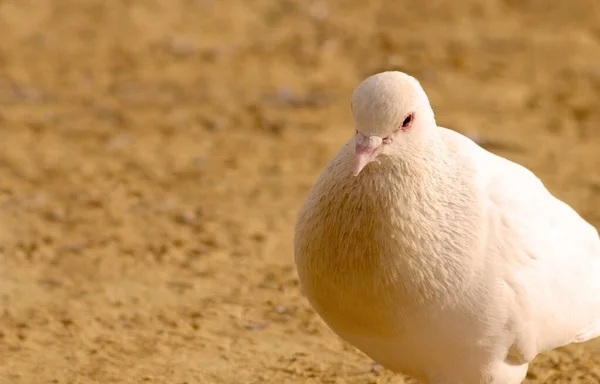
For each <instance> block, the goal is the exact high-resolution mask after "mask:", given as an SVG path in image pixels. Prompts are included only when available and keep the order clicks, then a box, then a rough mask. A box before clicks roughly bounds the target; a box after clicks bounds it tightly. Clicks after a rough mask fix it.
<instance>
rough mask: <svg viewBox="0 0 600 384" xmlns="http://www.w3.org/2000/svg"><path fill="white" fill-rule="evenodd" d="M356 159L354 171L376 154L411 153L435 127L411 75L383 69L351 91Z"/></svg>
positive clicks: (425, 102) (430, 110) (427, 103)
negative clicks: (383, 70)
mask: <svg viewBox="0 0 600 384" xmlns="http://www.w3.org/2000/svg"><path fill="white" fill-rule="evenodd" d="M351 107H352V115H353V117H354V126H355V129H356V136H355V138H354V139H355V149H356V153H355V159H354V167H353V172H354V175H355V176H357V175H358V174H359V173H360V172H361V171H362V169H363V168H364V167H365V166H366V165H367V164H369V163H370V162H372V161H374V160H376V159H377V158H378V157H379V158H381V157H383V156H392V155H402V154H408V155H409V154H410V153H411V152H412V151H413V150H414V149H416V147H418V146H419V145H423V138H424V137H426V136H427V135H428V134H429V133H430V131H431V129H432V128H435V127H436V123H435V118H434V115H433V110H432V109H431V105H430V104H429V99H428V98H427V95H426V94H425V91H424V90H423V88H422V87H421V85H420V84H419V82H418V81H417V79H415V78H414V77H412V76H409V75H407V74H405V73H402V72H395V71H389V72H382V73H378V74H375V75H372V76H370V77H368V78H367V79H365V80H364V81H363V82H362V83H360V84H359V85H358V86H357V87H356V89H355V90H354V92H353V93H352V104H351Z"/></svg>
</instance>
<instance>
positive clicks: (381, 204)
mask: <svg viewBox="0 0 600 384" xmlns="http://www.w3.org/2000/svg"><path fill="white" fill-rule="evenodd" d="M352 113H353V116H354V121H355V128H356V134H355V137H353V138H352V139H350V140H349V141H348V142H347V143H346V145H345V146H344V147H343V148H342V149H341V150H340V151H339V153H338V154H337V155H336V156H335V158H333V159H332V160H331V161H330V162H329V163H328V165H327V166H326V168H325V170H324V171H323V173H322V175H321V176H320V178H319V179H318V180H317V182H316V183H315V185H314V186H313V188H312V189H311V191H310V193H309V195H308V198H307V200H306V201H305V204H304V206H303V207H302V209H301V211H300V213H299V216H298V222H297V226H296V237H295V258H296V265H297V269H298V274H299V277H300V281H301V283H302V287H303V290H304V292H305V294H306V296H307V297H308V299H309V301H310V303H311V304H312V306H313V307H314V308H315V310H316V311H317V312H318V313H319V315H320V316H321V317H322V318H323V319H324V320H325V322H326V323H327V324H328V325H329V326H330V327H331V328H332V329H333V330H334V331H335V332H336V333H337V334H338V335H340V336H341V337H342V338H344V339H346V340H347V341H348V342H350V343H351V344H353V345H354V346H356V347H357V348H359V349H361V350H362V351H363V352H365V353H366V354H367V355H369V356H370V357H371V358H373V359H374V360H375V361H377V362H378V363H380V364H382V365H384V366H385V367H387V368H389V369H391V370H393V371H396V372H402V373H405V374H408V375H411V376H414V377H416V378H420V379H422V380H423V381H425V382H427V383H434V384H481V383H489V384H517V383H521V382H522V381H523V379H524V378H525V375H526V372H527V367H528V364H529V362H530V361H531V360H532V359H533V358H534V357H535V356H536V355H537V354H538V353H540V352H544V351H548V350H551V349H553V348H556V347H559V346H563V345H566V344H569V343H573V342H582V341H586V340H589V339H591V338H594V337H597V336H600V239H599V237H598V232H597V231H596V230H595V229H594V227H592V226H591V225H590V224H588V223H587V222H585V221H584V220H583V219H582V218H581V217H580V216H579V215H578V214H577V213H576V212H575V211H574V210H573V209H571V208H570V207H569V206H568V205H566V204H565V203H563V202H561V201H560V200H558V199H556V198H555V197H553V196H552V195H551V194H550V193H549V192H548V191H547V190H546V188H545V187H544V185H543V184H542V182H541V181H540V180H539V179H538V178H537V177H536V176H535V175H534V174H533V173H531V172H530V171H529V170H527V169H526V168H524V167H522V166H520V165H518V164H515V163H513V162H511V161H509V160H506V159H504V158H502V157H499V156H496V155H494V154H492V153H490V152H488V151H486V150H484V149H483V148H481V147H479V146H478V145H477V144H475V143H474V142H473V141H471V140H470V139H468V138H466V137H464V136H462V135H460V134H459V133H456V132H454V131H451V130H448V129H445V128H442V127H438V126H437V124H436V122H435V118H434V114H433V111H432V109H431V106H430V105H429V101H428V98H427V96H426V94H425V92H424V91H423V89H422V88H421V86H420V84H419V83H418V81H417V80H416V79H414V78H413V77H411V76H409V75H406V74H404V73H401V72H383V73H379V74H376V75H373V76H371V77H369V78H367V79H366V80H365V81H363V82H362V83H361V84H360V85H359V86H358V87H357V88H356V90H355V91H354V93H353V96H352ZM355 175H356V176H355Z"/></svg>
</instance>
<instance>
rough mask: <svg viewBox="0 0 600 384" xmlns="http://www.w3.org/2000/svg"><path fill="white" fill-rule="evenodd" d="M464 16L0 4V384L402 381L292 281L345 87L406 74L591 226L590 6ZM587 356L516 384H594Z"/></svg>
mask: <svg viewBox="0 0 600 384" xmlns="http://www.w3.org/2000/svg"><path fill="white" fill-rule="evenodd" d="M483 3H484V2H482V1H477V0H456V1H452V2H451V1H439V0H438V1H433V0H432V1H418V2H409V1H391V0H389V1H383V0H374V1H373V2H367V1H358V0H345V1H344V0H328V1H312V2H311V1H308V0H307V1H300V0H295V1H292V0H282V1H276V0H252V1H249V0H227V1H224V0H223V1H217V0H213V1H210V0H128V1H118V0H54V1H41V0H38V1H34V0H18V1H16V0H12V1H11V0H2V1H0V257H1V264H0V268H1V269H0V305H1V308H0V383H2V384H4V383H6V384H12V383H14V384H19V383H32V384H38V383H61V384H62V383H172V384H184V383H187V384H192V383H226V384H232V383H257V384H258V383H272V384H275V383H277V384H279V383H338V384H341V383H358V384H367V383H369V384H372V383H396V384H398V383H403V382H404V381H403V379H402V378H401V377H399V376H395V375H392V374H391V373H389V372H387V371H384V370H378V369H372V363H371V361H370V360H369V359H367V358H366V357H365V356H364V355H362V354H361V353H359V352H357V351H356V350H354V349H353V348H352V347H350V346H348V345H347V344H345V343H343V342H342V341H340V340H339V339H338V338H337V337H336V336H335V335H334V334H333V333H332V332H331V331H330V330H329V329H328V328H327V327H326V326H324V324H323V323H322V322H321V320H320V319H319V318H318V317H317V316H316V315H315V314H314V313H313V311H312V310H311V309H310V308H309V307H308V305H307V303H306V300H305V299H304V298H303V297H302V296H301V295H300V293H299V289H298V281H297V279H296V275H295V271H294V268H293V263H292V251H291V239H292V233H293V225H294V220H295V214H296V212H297V210H298V208H299V206H300V204H301V202H302V199H303V197H304V196H305V194H306V192H307V190H308V188H309V186H310V185H311V183H312V182H313V181H314V179H315V177H316V176H317V175H318V173H319V172H320V170H321V168H322V167H323V165H324V164H325V162H326V161H327V160H328V158H330V157H331V156H332V155H333V154H334V153H335V152H336V151H337V148H338V147H339V146H340V144H341V143H342V142H344V141H345V140H347V138H348V137H349V135H350V134H351V132H352V126H351V125H350V116H349V96H350V92H351V90H352V88H353V87H354V86H355V85H356V84H357V83H358V82H359V81H360V80H362V79H363V78H364V77H365V76H367V75H369V74H372V73H374V72H378V71H380V70H383V69H401V70H404V71H407V72H409V73H411V74H414V75H415V76H417V77H418V78H419V79H421V81H422V83H423V85H424V86H425V88H426V90H427V92H428V93H429V94H430V97H431V101H432V103H433V105H434V108H435V111H436V113H437V117H438V122H439V123H440V124H441V125H445V126H448V127H450V128H453V129H456V130H458V131H460V132H463V133H467V134H469V135H473V136H474V137H477V138H478V139H479V140H481V141H482V143H483V144H485V146H486V147H487V148H489V149H490V150H492V151H494V152H496V153H500V154H501V155H503V156H506V157H508V158H510V159H513V160H516V161H519V162H521V163H523V164H524V165H526V166H528V167H530V168H531V169H532V170H534V171H535V172H537V173H538V175H539V176H540V177H541V178H542V179H543V180H544V182H546V183H547V185H548V186H549V188H550V189H551V190H552V191H553V192H554V193H555V194H556V195H557V196H559V197H560V198H563V199H564V200H566V201H567V202H568V203H570V204H572V205H573V206H574V207H575V208H576V209H578V210H579V211H580V212H581V213H582V214H583V215H584V217H585V218H586V219H588V220H589V221H590V222H592V223H593V224H595V225H597V226H598V225H600V136H598V129H599V126H600V109H599V108H598V105H600V66H599V63H600V27H599V24H598V21H597V20H598V18H599V17H600V3H598V2H597V1H596V0H588V1H584V0H581V1H573V2H562V3H561V2H554V3H553V5H552V6H550V5H547V4H548V2H547V1H544V0H523V1H517V0H504V1H500V0H490V1H487V2H485V4H486V5H485V6H484V5H482V4H483ZM518 187H519V186H518V185H515V188H518ZM598 344H600V343H596V346H598ZM595 351H596V352H600V349H598V348H596V349H595V348H594V344H593V343H588V344H584V345H579V346H572V347H568V348H565V349H562V350H559V351H555V352H553V353H550V354H546V355H544V356H541V357H539V358H538V359H537V360H536V361H535V363H534V364H533V366H532V368H531V373H530V377H529V378H528V380H527V383H529V384H533V383H598V382H600V357H599V356H598V353H595Z"/></svg>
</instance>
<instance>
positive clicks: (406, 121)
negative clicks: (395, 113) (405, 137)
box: [402, 113, 413, 129]
mask: <svg viewBox="0 0 600 384" xmlns="http://www.w3.org/2000/svg"><path fill="white" fill-rule="evenodd" d="M412 121H413V114H412V113H411V114H409V115H408V116H406V118H405V119H404V121H403V122H402V128H403V129H406V128H408V126H409V125H410V123H412Z"/></svg>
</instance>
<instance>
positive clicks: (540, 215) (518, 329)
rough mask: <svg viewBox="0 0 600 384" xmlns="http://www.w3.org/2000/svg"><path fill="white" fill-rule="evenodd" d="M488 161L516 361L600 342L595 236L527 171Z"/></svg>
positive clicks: (492, 246)
mask: <svg viewBox="0 0 600 384" xmlns="http://www.w3.org/2000/svg"><path fill="white" fill-rule="evenodd" d="M482 153H483V152H482ZM483 157H485V158H486V163H487V164H490V169H488V170H487V171H488V172H489V173H488V181H489V182H488V184H487V191H483V192H484V194H483V196H484V201H485V194H486V193H487V196H488V199H487V213H488V215H489V216H488V223H489V227H488V233H487V235H488V240H487V243H488V244H489V249H488V252H490V253H493V254H494V255H492V256H491V257H496V258H497V260H498V262H499V263H502V267H500V268H501V269H500V270H501V271H503V273H502V277H503V279H504V284H505V288H506V289H505V293H506V297H507V298H508V300H509V301H508V302H507V303H508V304H509V305H508V308H509V324H508V325H507V326H508V327H509V331H510V332H511V334H512V336H513V337H514V342H513V345H512V348H511V351H510V354H511V357H513V358H515V359H516V360H517V361H519V362H521V363H525V362H528V361H529V360H530V359H532V358H533V357H534V356H535V355H536V354H538V353H541V352H544V351H547V350H550V349H554V348H557V347H560V346H563V345H566V344H570V343H573V342H582V341H586V340H589V339H591V338H594V337H597V336H600V239H599V237H598V232H597V231H596V229H595V228H594V227H593V226H591V225H590V224H588V223H587V222H586V221H585V220H583V219H582V218H581V217H580V216H579V214H577V213H576V212H575V211H574V210H573V209H572V208H571V207H569V206H568V205H567V204H565V203H563V202H562V201H560V200H558V199H557V198H555V197H554V196H552V195H551V194H550V192H548V190H547V189H546V187H545V186H544V185H543V183H542V182H541V181H540V180H539V179H538V178H537V177H536V176H535V175H534V174H533V173H532V172H530V171H529V170H527V169H526V168H524V167H522V166H520V165H518V164H515V163H513V162H511V161H509V160H506V159H504V158H501V157H498V156H495V155H493V154H491V153H489V152H487V151H485V153H484V154H483ZM484 168H487V167H484Z"/></svg>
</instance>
